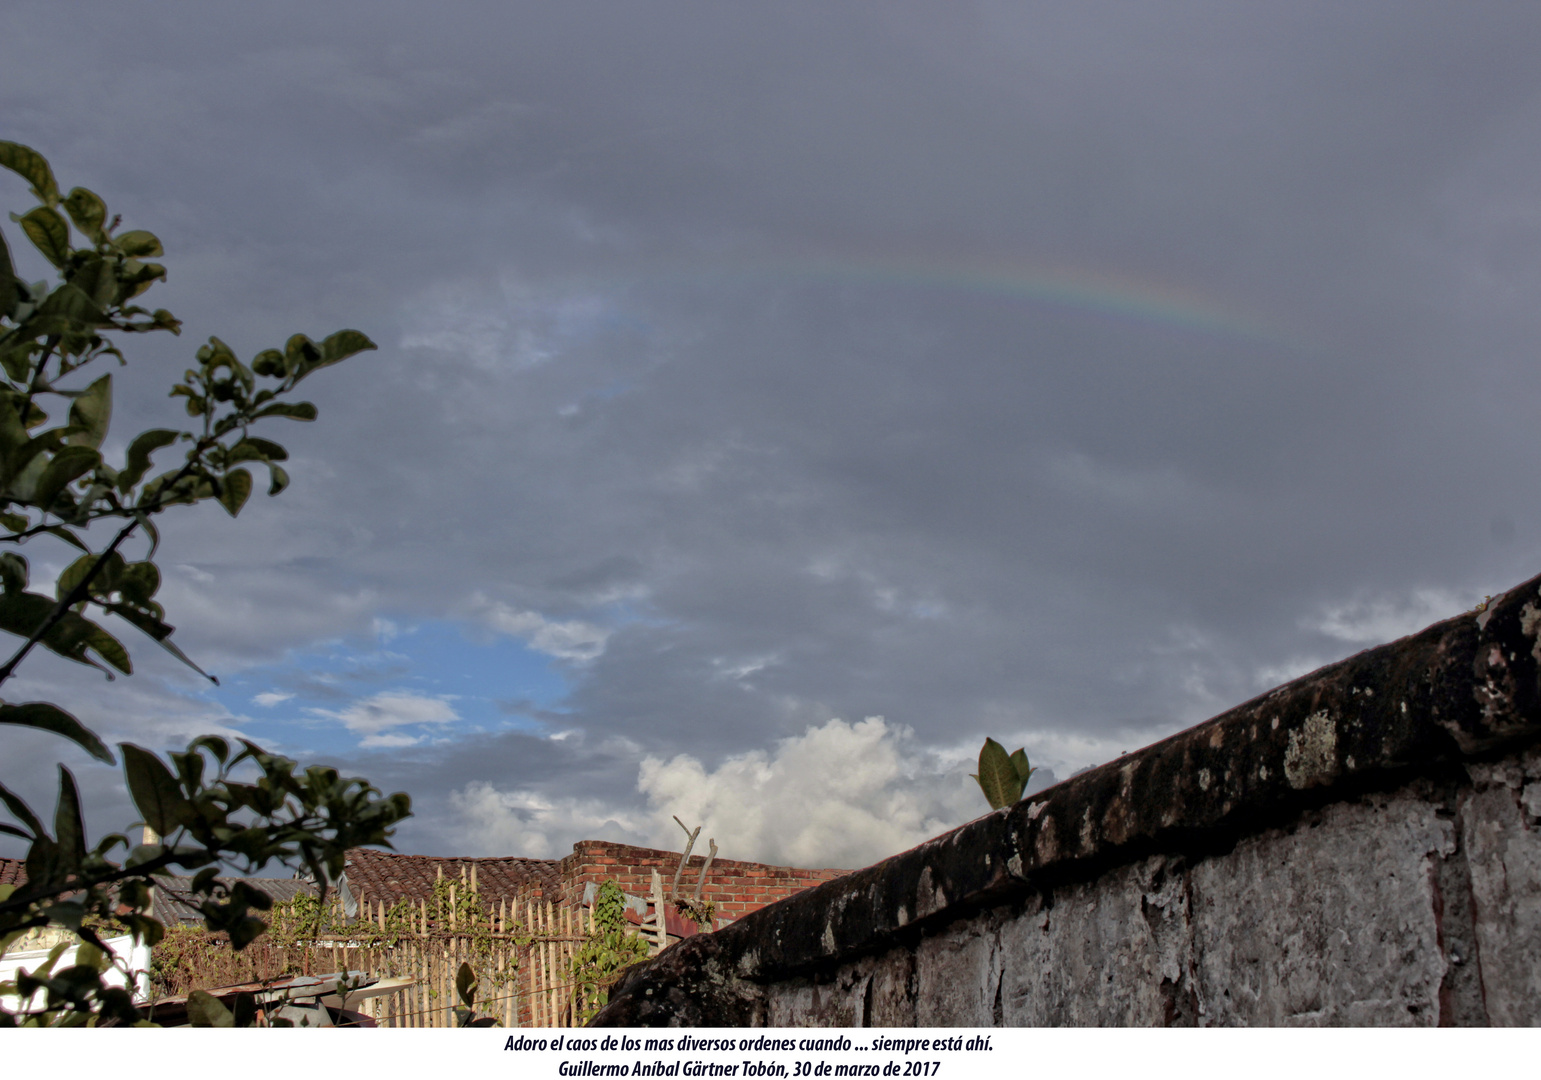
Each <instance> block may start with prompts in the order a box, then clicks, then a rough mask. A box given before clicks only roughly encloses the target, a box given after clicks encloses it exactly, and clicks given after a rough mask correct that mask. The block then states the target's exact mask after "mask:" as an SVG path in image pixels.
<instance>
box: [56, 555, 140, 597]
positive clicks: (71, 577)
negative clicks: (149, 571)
mask: <svg viewBox="0 0 1541 1080" xmlns="http://www.w3.org/2000/svg"><path fill="white" fill-rule="evenodd" d="M98 562H101V564H102V568H101V569H100V570H97V571H96V576H95V577H93V578H92V579H91V585H90V586H89V587H90V590H91V592H90V595H100V594H104V593H110V592H112V591H113V590H114V589H116V588H117V585H118V580H119V579H120V578H121V577H122V576H123V567H124V562H123V556H122V555H119V554H118V553H117V552H116V551H114V552H112V553H111V554H110V555H97V554H95V553H92V554H90V555H82V556H81V557H80V558H78V559H76V560H75V561H74V562H72V563H70V564H69V565H68V566H66V567H65V568H64V572H63V573H61V574H60V575H59V580H58V582H57V583H55V585H54V595H55V596H56V597H58V598H59V599H60V600H63V599H64V598H65V597H66V596H68V595H69V594H70V593H72V592H74V591H75V587H76V586H77V585H79V584H80V583H81V582H82V581H84V580H85V579H86V575H87V574H89V573H91V571H92V569H93V568H95V566H96V564H97V563H98ZM75 599H76V601H78V600H81V599H83V597H76V598H75ZM72 602H74V601H72Z"/></svg>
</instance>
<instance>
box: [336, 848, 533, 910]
mask: <svg viewBox="0 0 1541 1080" xmlns="http://www.w3.org/2000/svg"><path fill="white" fill-rule="evenodd" d="M472 866H475V867H476V888H477V891H478V892H479V893H480V894H481V897H482V901H483V902H484V903H490V904H496V903H498V902H499V901H502V900H510V901H511V900H513V899H515V898H516V897H530V896H544V897H548V898H555V897H556V896H558V895H559V894H560V892H561V875H560V874H559V873H558V872H557V861H556V860H555V859H523V858H518V857H514V856H504V857H497V858H485V859H452V858H440V857H438V856H434V855H397V854H396V853H395V852H391V851H375V850H373V849H372V848H351V849H349V851H348V865H347V868H346V869H345V870H344V871H343V878H344V880H345V881H346V882H347V884H348V889H349V891H350V892H352V893H353V895H354V897H356V898H359V899H362V900H367V901H369V902H370V903H378V902H380V901H381V900H383V901H385V903H386V904H394V903H396V902H397V901H398V900H401V899H403V898H405V899H408V900H411V901H413V902H416V901H418V900H427V899H428V898H430V897H431V896H432V895H433V883H434V881H435V880H436V879H437V878H438V877H439V874H440V872H441V871H442V872H443V875H444V876H445V877H447V878H451V879H453V880H455V881H459V880H460V876H461V868H462V867H464V869H465V874H466V876H467V877H469V876H470V873H471V867H472Z"/></svg>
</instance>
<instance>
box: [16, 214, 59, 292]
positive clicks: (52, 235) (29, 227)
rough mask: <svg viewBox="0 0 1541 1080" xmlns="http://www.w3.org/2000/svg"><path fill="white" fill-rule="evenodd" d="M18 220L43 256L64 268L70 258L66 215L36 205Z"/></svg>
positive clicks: (22, 229) (23, 230)
mask: <svg viewBox="0 0 1541 1080" xmlns="http://www.w3.org/2000/svg"><path fill="white" fill-rule="evenodd" d="M16 220H17V221H19V222H21V231H22V232H24V233H26V234H27V239H28V240H31V241H32V246H33V247H35V248H37V249H38V250H39V251H41V252H42V253H43V258H45V259H47V260H48V261H49V262H51V263H53V264H54V265H55V266H57V267H58V268H59V269H61V270H62V269H64V264H65V263H67V262H69V258H70V226H69V222H67V221H65V220H64V215H63V214H61V213H59V211H57V210H55V209H53V208H52V207H50V206H36V207H33V208H32V209H31V210H28V211H27V212H26V213H25V214H23V215H22V216H21V217H19V218H17V219H16ZM45 302H46V301H45Z"/></svg>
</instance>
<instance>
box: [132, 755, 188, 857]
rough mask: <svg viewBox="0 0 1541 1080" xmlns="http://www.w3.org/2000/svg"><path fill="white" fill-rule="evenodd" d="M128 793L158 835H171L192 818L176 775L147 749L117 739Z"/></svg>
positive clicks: (145, 820)
mask: <svg viewBox="0 0 1541 1080" xmlns="http://www.w3.org/2000/svg"><path fill="white" fill-rule="evenodd" d="M118 749H120V750H122V751H123V772H124V775H125V776H126V777H127V778H128V793H129V795H130V796H131V797H132V798H133V800H134V805H135V806H136V807H138V809H139V812H140V814H142V815H144V823H145V824H146V825H148V826H150V828H152V829H154V830H155V831H156V832H157V833H159V834H160V835H161V836H168V835H170V834H171V833H172V832H173V831H174V830H175V829H176V828H177V826H179V825H182V824H183V823H185V822H186V821H190V820H191V819H192V805H191V804H190V803H189V802H188V801H187V800H186V799H185V798H183V797H182V790H181V788H180V787H179V786H178V785H177V781H176V777H174V776H172V775H171V770H170V769H168V768H166V766H165V763H163V762H162V761H161V759H160V758H158V757H156V756H155V755H154V754H152V753H150V751H148V750H146V749H144V748H143V747H140V746H135V745H134V744H133V743H119V744H118Z"/></svg>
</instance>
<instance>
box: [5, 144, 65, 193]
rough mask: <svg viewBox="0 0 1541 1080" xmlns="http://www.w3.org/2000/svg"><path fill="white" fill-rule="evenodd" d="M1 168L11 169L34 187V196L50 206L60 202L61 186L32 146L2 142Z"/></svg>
mask: <svg viewBox="0 0 1541 1080" xmlns="http://www.w3.org/2000/svg"><path fill="white" fill-rule="evenodd" d="M0 166H4V167H5V168H7V169H10V170H11V171H12V172H13V173H15V174H16V175H17V176H20V177H21V178H22V179H23V180H25V181H26V182H27V183H28V184H30V185H31V186H32V194H33V195H35V196H36V197H37V199H38V201H39V202H45V203H47V204H48V205H49V206H52V205H53V204H54V203H56V202H58V201H59V185H58V183H57V182H55V180H54V174H53V170H52V169H50V168H49V167H48V161H47V159H46V158H44V157H43V155H42V154H40V153H38V152H37V151H36V150H34V149H32V147H30V146H23V145H21V144H20V143H13V142H5V141H3V140H0Z"/></svg>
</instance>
